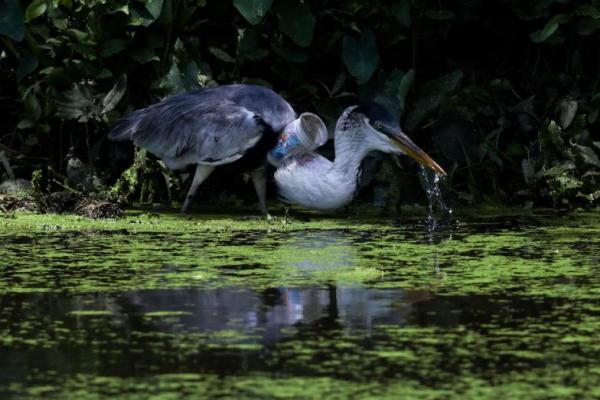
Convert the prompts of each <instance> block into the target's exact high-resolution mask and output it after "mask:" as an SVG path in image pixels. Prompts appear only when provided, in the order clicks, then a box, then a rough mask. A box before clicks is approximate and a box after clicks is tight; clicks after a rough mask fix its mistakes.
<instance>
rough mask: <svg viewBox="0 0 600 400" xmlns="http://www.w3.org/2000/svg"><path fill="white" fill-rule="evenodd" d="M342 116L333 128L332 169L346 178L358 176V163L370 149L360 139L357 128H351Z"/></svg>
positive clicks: (351, 125)
mask: <svg viewBox="0 0 600 400" xmlns="http://www.w3.org/2000/svg"><path fill="white" fill-rule="evenodd" d="M344 117H345V115H343V116H342V117H341V118H340V120H339V121H338V123H337V125H336V128H335V142H334V145H335V160H334V162H333V165H334V169H336V170H337V172H339V173H342V174H344V175H348V176H356V175H358V171H359V169H360V163H361V162H362V160H363V159H364V158H365V156H366V155H367V153H368V152H369V151H370V149H369V148H368V147H367V146H366V144H365V142H364V140H362V139H361V135H360V132H358V129H359V127H358V126H353V124H352V123H350V121H348V120H347V119H346V118H344Z"/></svg>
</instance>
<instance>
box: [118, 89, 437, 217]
mask: <svg viewBox="0 0 600 400" xmlns="http://www.w3.org/2000/svg"><path fill="white" fill-rule="evenodd" d="M295 119H296V113H295V111H294V110H293V108H292V107H291V106H290V104H289V103H288V102H287V101H286V100H285V99H283V97H281V96H280V95H278V94H277V93H275V92H274V91H272V90H271V89H268V88H265V87H262V86H255V85H247V84H236V85H222V86H216V87H212V88H208V89H203V90H200V91H193V92H189V93H184V94H179V95H175V96H172V97H169V98H167V99H165V100H163V101H162V102H159V103H156V104H154V105H151V106H149V107H146V108H143V109H140V110H137V111H134V112H132V113H130V114H129V115H127V116H125V117H124V118H122V119H121V120H119V121H117V123H116V124H115V125H114V126H113V128H112V130H111V132H110V134H109V138H110V139H112V140H131V141H133V143H134V144H135V145H137V146H139V147H142V148H145V149H147V150H148V151H150V152H151V153H153V154H154V155H156V156H157V157H159V158H160V159H161V160H162V161H163V162H164V164H165V165H166V166H167V167H168V168H170V169H172V170H181V169H185V168H187V167H189V166H190V165H195V168H196V170H195V174H194V178H193V180H192V183H191V186H190V189H189V191H188V193H187V195H186V198H185V201H184V203H183V206H182V208H181V211H182V212H184V213H185V212H187V211H188V210H189V207H190V204H191V201H192V199H193V198H194V195H195V194H196V191H197V189H198V187H199V186H200V184H202V182H204V180H206V178H208V176H209V175H210V174H211V173H212V172H213V171H214V170H215V168H216V167H218V166H221V165H224V164H229V163H233V162H237V163H239V164H240V168H241V169H242V170H244V171H250V176H251V178H252V181H253V184H254V188H255V191H256V194H257V196H258V200H259V207H260V210H261V212H263V213H265V214H266V213H267V207H266V167H267V165H268V154H269V151H270V150H271V149H272V148H273V147H274V146H275V145H276V143H277V140H278V135H279V133H280V132H281V130H282V129H283V128H284V127H285V126H287V125H288V124H290V123H291V122H293V121H294V120H295ZM334 140H335V142H334V146H335V159H334V161H329V160H328V159H327V158H325V157H323V156H321V155H319V154H317V153H315V152H308V153H305V154H303V155H301V156H297V157H291V158H289V159H287V160H284V162H283V163H282V164H281V165H279V166H278V168H277V170H276V172H275V183H276V185H277V187H278V189H279V192H280V195H281V197H282V199H283V200H284V201H285V202H287V203H290V204H297V205H301V206H303V207H307V208H313V209H317V210H332V209H336V208H340V207H342V206H344V205H346V204H348V203H349V202H350V201H351V200H352V198H353V196H354V193H355V192H356V188H357V181H358V178H359V175H360V174H359V172H360V163H361V161H362V160H363V158H364V157H365V156H366V155H367V154H368V153H369V152H371V151H374V150H379V151H382V152H387V153H398V154H407V155H409V156H411V157H413V158H414V159H415V160H417V161H418V162H420V163H421V164H423V165H425V166H427V167H429V168H431V169H433V170H434V171H436V172H438V173H440V174H444V175H445V172H444V171H443V169H442V168H441V167H440V166H439V165H438V164H436V163H435V161H433V159H431V157H429V156H428V155H427V154H426V153H425V152H424V151H423V150H421V149H420V148H419V147H418V146H417V145H416V144H414V143H413V142H412V141H411V140H410V139H409V138H408V136H406V135H405V134H404V133H403V132H402V130H401V129H400V126H399V123H398V121H397V120H396V119H395V118H394V117H393V116H392V115H391V113H390V112H389V111H388V110H386V109H385V108H384V107H382V106H381V105H378V104H377V103H367V104H365V105H359V106H352V107H349V108H348V109H346V110H345V111H344V112H343V114H342V115H341V116H340V118H339V119H338V121H337V124H336V128H335V132H334Z"/></svg>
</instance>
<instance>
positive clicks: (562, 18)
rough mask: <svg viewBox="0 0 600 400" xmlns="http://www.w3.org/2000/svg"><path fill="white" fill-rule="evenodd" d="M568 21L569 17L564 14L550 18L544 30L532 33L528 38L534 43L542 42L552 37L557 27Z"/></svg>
mask: <svg viewBox="0 0 600 400" xmlns="http://www.w3.org/2000/svg"><path fill="white" fill-rule="evenodd" d="M568 20H569V16H568V15H566V14H558V15H555V16H554V17H552V18H551V19H550V21H548V22H547V23H546V25H545V26H544V28H542V29H540V30H539V31H536V32H533V33H532V34H531V35H529V38H530V39H531V41H532V42H534V43H541V42H544V41H546V40H547V39H548V38H549V37H550V36H552V35H553V34H554V32H556V31H557V30H558V27H559V26H560V25H561V24H564V23H565V22H567V21H568Z"/></svg>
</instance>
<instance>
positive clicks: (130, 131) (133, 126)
mask: <svg viewBox="0 0 600 400" xmlns="http://www.w3.org/2000/svg"><path fill="white" fill-rule="evenodd" d="M146 111H147V109H146V108H142V109H141V110H137V111H134V112H132V113H129V114H127V116H125V117H123V118H121V119H120V120H118V121H117V122H115V124H114V125H113V126H112V128H111V130H110V132H109V134H108V138H109V139H110V140H116V141H122V140H132V139H133V136H134V134H135V133H136V132H137V130H138V125H139V124H140V122H141V121H142V120H143V119H144V116H145V115H146Z"/></svg>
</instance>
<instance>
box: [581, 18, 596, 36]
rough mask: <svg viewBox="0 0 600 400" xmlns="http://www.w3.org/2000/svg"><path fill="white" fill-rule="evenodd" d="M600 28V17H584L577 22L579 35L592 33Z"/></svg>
mask: <svg viewBox="0 0 600 400" xmlns="http://www.w3.org/2000/svg"><path fill="white" fill-rule="evenodd" d="M598 29H600V19H594V18H584V19H582V20H580V21H579V22H578V23H577V27H576V30H575V31H576V32H577V34H578V35H582V36H586V35H591V34H592V33H594V32H596V31H597V30H598Z"/></svg>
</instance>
